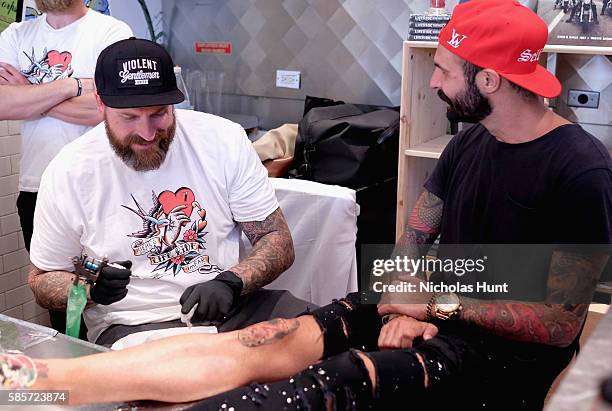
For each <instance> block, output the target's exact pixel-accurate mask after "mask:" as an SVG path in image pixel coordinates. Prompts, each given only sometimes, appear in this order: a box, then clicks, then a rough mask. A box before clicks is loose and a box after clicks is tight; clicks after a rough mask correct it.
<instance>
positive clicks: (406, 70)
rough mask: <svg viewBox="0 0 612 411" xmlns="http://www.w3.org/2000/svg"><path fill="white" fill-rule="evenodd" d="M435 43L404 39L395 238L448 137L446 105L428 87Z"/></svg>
mask: <svg viewBox="0 0 612 411" xmlns="http://www.w3.org/2000/svg"><path fill="white" fill-rule="evenodd" d="M436 46H437V43H432V42H408V41H405V42H404V58H403V69H402V96H401V103H400V106H401V109H400V118H401V122H400V151H399V152H400V155H399V164H398V180H397V181H398V183H397V190H398V192H397V221H396V237H398V238H399V236H400V235H401V233H402V231H403V227H404V225H405V223H406V221H407V217H408V213H409V212H410V211H411V209H412V207H413V206H414V204H415V203H416V200H417V199H418V197H419V195H420V194H421V192H422V191H423V183H424V182H425V180H426V179H427V178H428V177H429V175H430V174H431V171H432V170H433V168H434V166H435V164H436V161H437V159H438V158H439V157H440V153H442V150H444V147H445V146H446V144H447V143H448V141H449V140H450V138H451V136H449V135H447V133H448V130H447V128H448V121H447V119H446V104H445V103H444V102H443V101H442V100H440V98H439V97H438V96H437V94H436V92H435V91H434V90H432V89H431V88H430V87H429V80H430V78H431V74H432V73H433V69H434V65H433V57H434V54H435V52H436Z"/></svg>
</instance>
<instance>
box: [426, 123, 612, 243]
mask: <svg viewBox="0 0 612 411" xmlns="http://www.w3.org/2000/svg"><path fill="white" fill-rule="evenodd" d="M425 188H426V189H427V190H429V191H430V192H432V193H434V194H435V195H436V196H438V197H439V198H441V199H442V200H443V201H444V213H443V216H442V225H441V236H440V243H443V244H444V243H446V244H559V243H566V244H610V243H612V160H611V159H610V155H609V153H608V151H607V149H606V148H605V147H604V146H603V144H602V143H601V142H600V141H599V140H597V139H596V138H595V137H593V136H592V135H591V134H589V133H587V132H586V131H584V130H583V129H582V128H581V127H580V126H578V125H575V124H568V125H563V126H560V127H558V128H556V129H554V130H552V131H550V132H549V133H547V134H545V135H544V136H542V137H540V138H537V139H535V140H532V141H529V142H526V143H521V144H507V143H503V142H501V141H498V140H496V139H495V137H494V136H493V135H491V134H490V133H489V132H488V131H487V129H486V128H485V127H483V126H482V125H480V124H477V125H474V126H472V127H470V128H469V129H467V130H464V131H462V132H461V133H459V134H457V135H456V136H455V137H454V138H453V139H452V140H451V141H450V143H449V144H448V146H447V147H446V149H445V150H444V152H443V153H442V155H441V157H440V160H439V161H438V164H437V165H436V168H435V170H434V171H433V173H432V175H431V177H430V178H429V180H428V181H427V182H426V183H425Z"/></svg>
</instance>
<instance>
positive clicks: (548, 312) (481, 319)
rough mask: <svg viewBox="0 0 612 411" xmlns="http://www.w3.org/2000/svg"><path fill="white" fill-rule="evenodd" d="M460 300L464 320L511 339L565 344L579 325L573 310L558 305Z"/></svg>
mask: <svg viewBox="0 0 612 411" xmlns="http://www.w3.org/2000/svg"><path fill="white" fill-rule="evenodd" d="M461 300H462V303H463V305H464V308H463V310H462V311H461V314H460V315H461V318H462V319H463V320H464V321H467V322H469V323H472V324H474V325H477V326H479V327H481V328H483V329H485V330H487V331H489V332H492V333H493V334H496V335H499V336H502V337H506V338H509V339H512V340H517V341H525V342H534V343H541V344H547V345H554V346H559V347H566V346H568V345H569V344H571V343H572V341H574V338H575V337H576V335H577V334H578V331H579V330H580V327H581V325H582V322H581V321H579V319H578V317H576V315H575V314H574V313H572V312H569V311H566V310H565V309H563V307H561V306H560V305H548V304H537V303H534V304H527V303H522V302H488V303H483V302H481V301H478V300H472V299H467V298H462V299H461Z"/></svg>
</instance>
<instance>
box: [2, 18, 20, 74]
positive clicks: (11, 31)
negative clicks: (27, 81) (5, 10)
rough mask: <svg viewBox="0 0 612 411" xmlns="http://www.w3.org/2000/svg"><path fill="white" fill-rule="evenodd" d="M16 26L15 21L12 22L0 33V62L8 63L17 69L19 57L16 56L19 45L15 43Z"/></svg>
mask: <svg viewBox="0 0 612 411" xmlns="http://www.w3.org/2000/svg"><path fill="white" fill-rule="evenodd" d="M16 27H17V23H12V24H11V25H9V26H8V27H7V28H6V29H5V30H4V31H3V32H2V33H0V62H2V63H8V64H10V65H11V66H13V67H15V68H17V69H19V59H18V58H17V53H18V52H19V45H18V44H17V33H16V30H15V28H16Z"/></svg>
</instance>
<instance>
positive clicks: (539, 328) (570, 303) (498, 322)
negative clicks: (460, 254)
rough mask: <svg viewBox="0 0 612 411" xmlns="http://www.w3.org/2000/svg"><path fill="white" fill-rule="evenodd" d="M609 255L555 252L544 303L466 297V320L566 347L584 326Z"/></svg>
mask: <svg viewBox="0 0 612 411" xmlns="http://www.w3.org/2000/svg"><path fill="white" fill-rule="evenodd" d="M607 261H608V256H606V255H582V254H578V253H569V252H560V251H557V252H555V253H553V256H552V259H551V264H550V270H549V275H548V283H547V296H546V299H545V301H544V302H543V303H533V304H530V303H524V302H520V301H486V302H484V301H479V300H475V299H468V298H462V299H461V300H462V304H463V307H464V308H463V310H462V311H461V312H460V314H459V316H460V319H461V320H462V321H465V322H467V323H470V324H474V325H476V326H478V327H481V328H483V329H485V330H487V331H490V332H492V333H494V334H496V335H500V336H502V337H507V338H510V339H513V340H518V341H526V342H536V343H541V344H547V345H553V346H559V347H566V346H568V345H570V344H571V343H572V342H573V341H574V339H575V338H576V336H577V335H578V333H579V332H580V329H581V328H582V324H583V322H584V320H585V318H586V315H587V312H588V309H589V302H590V301H591V300H592V298H593V293H594V292H595V286H596V285H597V281H598V279H599V277H600V276H601V273H602V272H603V269H604V267H605V265H606V262H607Z"/></svg>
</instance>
